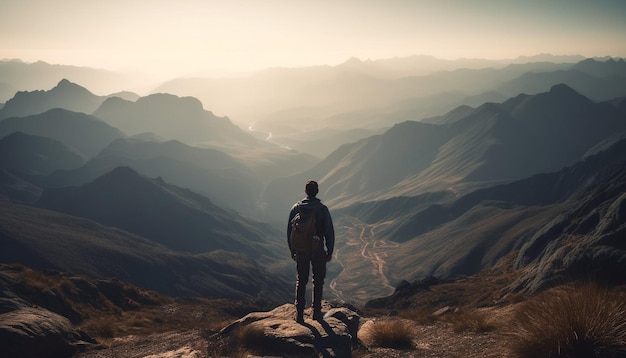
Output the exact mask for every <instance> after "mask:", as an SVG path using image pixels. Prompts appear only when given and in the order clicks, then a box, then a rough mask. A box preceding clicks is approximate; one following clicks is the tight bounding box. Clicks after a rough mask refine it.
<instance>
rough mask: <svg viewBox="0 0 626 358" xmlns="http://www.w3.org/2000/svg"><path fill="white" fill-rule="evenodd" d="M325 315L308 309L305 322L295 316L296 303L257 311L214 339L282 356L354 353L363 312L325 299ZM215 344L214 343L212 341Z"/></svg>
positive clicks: (254, 350) (224, 343) (261, 353)
mask: <svg viewBox="0 0 626 358" xmlns="http://www.w3.org/2000/svg"><path fill="white" fill-rule="evenodd" d="M322 310H323V312H326V313H325V315H324V317H323V319H320V320H314V319H312V318H311V312H310V309H308V310H306V311H305V321H304V323H302V324H299V323H296V321H295V320H294V317H295V314H296V310H295V307H294V305H292V304H285V305H282V306H279V307H277V308H275V309H273V310H272V311H269V312H253V313H250V314H248V315H246V316H244V317H243V318H241V319H239V320H237V321H235V322H233V323H231V324H230V325H228V326H226V327H225V328H223V329H222V330H221V331H220V332H219V333H217V334H216V335H214V336H213V337H211V338H210V342H213V343H214V344H215V343H216V342H222V345H223V346H224V345H230V346H237V347H244V348H245V349H246V350H247V351H248V352H250V353H253V354H257V355H264V356H267V355H270V356H281V357H285V356H288V357H291V356H294V357H316V358H317V357H320V356H322V357H351V352H352V347H353V345H355V344H356V343H357V331H358V328H359V320H360V317H359V315H358V314H357V313H356V312H355V310H354V309H353V308H349V307H347V306H345V305H336V304H330V303H328V302H324V304H323V308H322ZM210 344H211V343H210Z"/></svg>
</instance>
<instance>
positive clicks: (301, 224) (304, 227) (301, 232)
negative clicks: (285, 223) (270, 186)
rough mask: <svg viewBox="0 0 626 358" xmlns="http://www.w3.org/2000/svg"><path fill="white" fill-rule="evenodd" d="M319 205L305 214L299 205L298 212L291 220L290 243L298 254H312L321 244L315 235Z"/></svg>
mask: <svg viewBox="0 0 626 358" xmlns="http://www.w3.org/2000/svg"><path fill="white" fill-rule="evenodd" d="M319 207H320V206H319V205H315V206H314V207H313V208H312V209H311V210H310V211H308V212H306V213H303V212H302V210H300V203H298V212H297V213H296V215H294V217H293V219H291V235H290V236H289V242H290V244H291V249H292V250H294V251H297V252H311V251H313V249H315V248H316V247H317V246H318V245H319V244H320V242H319V241H320V239H319V237H317V235H315V224H316V221H315V214H316V213H317V209H318V208H319Z"/></svg>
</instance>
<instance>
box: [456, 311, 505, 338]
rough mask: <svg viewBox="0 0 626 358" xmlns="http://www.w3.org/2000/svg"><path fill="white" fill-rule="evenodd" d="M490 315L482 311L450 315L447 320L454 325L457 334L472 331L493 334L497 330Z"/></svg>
mask: <svg viewBox="0 0 626 358" xmlns="http://www.w3.org/2000/svg"><path fill="white" fill-rule="evenodd" d="M488 318H489V317H488V315H487V313H485V312H482V311H467V312H459V313H454V314H452V315H450V316H449V317H448V318H447V320H448V321H449V322H450V323H451V325H452V330H454V331H455V332H457V333H458V332H463V331H472V332H476V333H484V332H491V331H493V330H495V329H496V325H495V324H493V323H492V322H491V321H490V320H489V319H488Z"/></svg>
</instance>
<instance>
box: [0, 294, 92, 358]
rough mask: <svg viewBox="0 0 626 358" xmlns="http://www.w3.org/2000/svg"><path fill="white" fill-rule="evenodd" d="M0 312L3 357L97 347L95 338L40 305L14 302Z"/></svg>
mask: <svg viewBox="0 0 626 358" xmlns="http://www.w3.org/2000/svg"><path fill="white" fill-rule="evenodd" d="M16 308H17V309H15V310H12V311H9V312H6V313H3V314H0V352H2V356H3V357H25V358H28V357H71V356H72V355H73V354H75V353H77V352H78V351H82V350H85V349H87V348H91V347H97V346H98V344H97V342H96V341H95V340H93V339H92V338H91V337H89V336H88V335H87V334H85V333H84V332H82V331H81V330H79V329H77V328H76V327H75V326H74V325H72V323H71V322H70V321H69V320H68V319H67V318H65V317H63V316H60V315H58V314H56V313H54V312H51V311H48V310H46V309H43V308H37V307H26V306H19V305H18V306H16Z"/></svg>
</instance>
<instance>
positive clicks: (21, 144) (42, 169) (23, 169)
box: [0, 132, 85, 176]
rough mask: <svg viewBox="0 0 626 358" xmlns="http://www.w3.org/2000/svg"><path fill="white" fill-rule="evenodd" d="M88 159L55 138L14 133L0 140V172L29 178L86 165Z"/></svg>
mask: <svg viewBox="0 0 626 358" xmlns="http://www.w3.org/2000/svg"><path fill="white" fill-rule="evenodd" d="M84 163H85V158H83V157H82V156H80V155H78V154H77V153H75V152H73V151H71V150H70V149H68V148H67V147H66V146H65V145H63V143H61V142H58V141H56V140H54V139H50V138H46V137H40V136H33V135H28V134H24V133H22V132H14V133H12V134H9V135H7V136H6V137H4V138H1V139H0V169H4V170H8V171H10V172H14V173H21V174H26V175H41V176H45V175H48V174H50V173H52V172H54V171H55V170H60V169H74V168H78V167H80V166H82V165H83V164H84Z"/></svg>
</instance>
